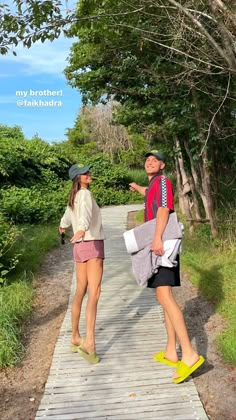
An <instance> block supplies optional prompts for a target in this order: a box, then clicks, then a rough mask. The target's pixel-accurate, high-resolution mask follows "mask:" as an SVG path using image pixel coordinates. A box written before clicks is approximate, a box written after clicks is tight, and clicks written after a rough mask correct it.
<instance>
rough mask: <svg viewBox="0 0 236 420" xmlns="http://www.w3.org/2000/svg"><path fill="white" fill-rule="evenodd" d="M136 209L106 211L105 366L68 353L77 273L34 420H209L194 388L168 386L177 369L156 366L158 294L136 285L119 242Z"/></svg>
mask: <svg viewBox="0 0 236 420" xmlns="http://www.w3.org/2000/svg"><path fill="white" fill-rule="evenodd" d="M137 207H138V206H136V205H135V206H119V207H113V208H105V209H103V210H102V212H103V219H104V221H105V232H106V236H107V238H108V239H107V240H106V242H105V245H106V260H105V272H104V278H103V283H102V294H101V299H100V301H99V307H98V316H97V329H96V338H97V352H98V353H99V354H100V356H101V362H100V363H99V364H98V365H95V366H93V365H89V364H88V363H87V362H86V361H84V360H83V359H82V358H81V357H80V355H79V354H77V353H70V335H71V320H70V311H71V308H70V306H71V302H72V297H73V293H74V290H75V273H74V274H73V283H72V289H71V296H70V299H69V306H68V311H67V313H66V316H65V319H64V321H63V324H62V327H61V331H60V335H59V338H58V342H57V345H56V348H55V353H54V357H53V361H52V366H51V369H50V374H49V378H48V381H47V384H46V387H45V392H44V396H43V398H42V401H41V404H40V406H39V409H38V412H37V415H36V419H51V420H54V419H55V420H61V419H64V420H66V419H76V420H79V419H81V420H89V419H93V420H96V419H98V420H101V419H103V420H105V419H107V420H109V419H110V420H134V419H135V420H141V419H142V420H143V419H151V418H152V419H155V420H159V419H161V420H165V419H166V420H167V419H169V420H170V419H171V420H172V419H176V420H181V419H182V420H190V419H194V420H206V419H207V416H206V414H205V412H204V410H203V407H202V404H201V401H200V400H199V396H198V394H197V391H196V388H195V386H194V383H193V381H192V380H190V381H189V382H186V383H183V384H180V385H178V386H176V385H175V384H173V383H172V381H171V376H172V372H173V369H172V368H170V367H168V366H165V365H161V364H159V363H157V362H155V361H153V359H152V356H153V353H155V352H157V351H159V350H162V349H163V347H164V345H165V341H166V333H165V328H164V322H163V312H162V309H161V307H160V306H158V305H157V303H156V299H155V295H154V293H153V291H151V290H149V289H141V288H139V287H138V286H137V285H136V282H135V281H134V279H133V277H132V270H131V263H130V257H129V255H128V254H127V253H126V250H125V246H124V240H123V237H122V233H123V231H124V230H125V225H126V216H127V211H129V210H133V209H135V208H137ZM85 307H86V301H85V302H84V304H83V308H82V319H81V321H82V322H81V332H84V331H85V322H84V311H85ZM150 325H151V326H152V328H151V329H150ZM154 325H155V328H153V326H154Z"/></svg>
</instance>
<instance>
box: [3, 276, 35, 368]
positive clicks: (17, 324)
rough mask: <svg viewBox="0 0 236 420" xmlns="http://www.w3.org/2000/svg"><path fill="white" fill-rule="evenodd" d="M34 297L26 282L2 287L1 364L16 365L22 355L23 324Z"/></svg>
mask: <svg viewBox="0 0 236 420" xmlns="http://www.w3.org/2000/svg"><path fill="white" fill-rule="evenodd" d="M32 297H33V292H32V288H31V287H30V286H29V285H28V284H27V283H25V282H19V283H14V284H12V285H10V286H6V287H3V288H1V289H0V343H1V345H0V366H11V365H14V364H16V363H17V362H19V360H20V358H21V356H22V353H23V345H22V343H21V341H20V338H21V324H22V321H23V320H25V319H26V317H27V316H28V315H29V314H30V312H31V310H32V306H31V304H32Z"/></svg>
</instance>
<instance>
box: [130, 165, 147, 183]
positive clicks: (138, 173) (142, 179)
mask: <svg viewBox="0 0 236 420" xmlns="http://www.w3.org/2000/svg"><path fill="white" fill-rule="evenodd" d="M127 176H128V179H129V182H136V184H138V185H142V186H143V187H145V186H146V185H148V177H147V174H146V172H145V170H144V169H129V170H128V171H127Z"/></svg>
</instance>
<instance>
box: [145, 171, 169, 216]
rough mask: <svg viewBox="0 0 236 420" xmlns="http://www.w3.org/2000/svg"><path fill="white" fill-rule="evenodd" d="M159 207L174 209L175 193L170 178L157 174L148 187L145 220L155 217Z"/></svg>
mask: <svg viewBox="0 0 236 420" xmlns="http://www.w3.org/2000/svg"><path fill="white" fill-rule="evenodd" d="M159 207H164V208H168V209H170V211H174V194H173V188H172V183H171V181H170V180H169V178H166V177H165V176H164V175H160V174H156V175H154V176H153V177H152V178H151V180H150V183H149V187H148V188H147V189H146V194H145V211H144V221H145V222H146V221H148V220H152V219H155V217H156V214H157V210H158V208H159Z"/></svg>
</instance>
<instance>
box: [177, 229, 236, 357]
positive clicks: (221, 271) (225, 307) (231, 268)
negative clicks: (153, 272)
mask: <svg viewBox="0 0 236 420" xmlns="http://www.w3.org/2000/svg"><path fill="white" fill-rule="evenodd" d="M181 266H182V270H183V271H184V272H185V273H187V274H188V276H189V278H190V280H191V282H192V283H193V284H195V285H196V286H197V287H198V289H199V291H200V293H201V294H202V295H203V296H204V297H205V298H206V299H207V300H209V301H210V302H211V303H212V304H213V306H214V308H215V309H216V311H217V312H219V313H220V314H221V315H222V316H223V317H224V319H225V321H226V324H227V329H226V331H224V333H223V334H220V335H219V336H218V337H217V344H218V347H219V349H220V351H221V353H222V356H223V357H224V359H225V361H226V362H228V363H231V364H233V365H236V275H235V273H236V246H235V244H234V246H231V248H230V249H228V248H227V247H225V243H224V242H218V241H215V240H213V239H212V238H211V239H210V237H209V239H208V240H207V238H204V237H203V238H202V239H201V237H200V234H197V235H194V236H193V237H191V238H190V237H188V236H187V235H186V237H185V239H184V241H183V254H182V257H181Z"/></svg>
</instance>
